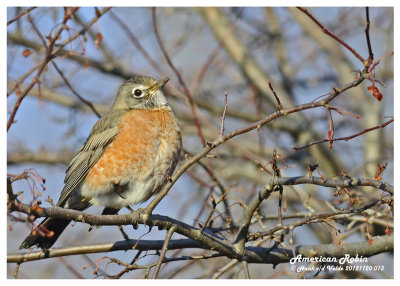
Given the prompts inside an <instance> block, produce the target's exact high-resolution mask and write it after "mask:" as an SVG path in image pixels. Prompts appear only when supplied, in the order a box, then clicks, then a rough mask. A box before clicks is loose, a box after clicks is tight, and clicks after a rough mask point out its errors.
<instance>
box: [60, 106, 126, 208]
mask: <svg viewBox="0 0 400 286" xmlns="http://www.w3.org/2000/svg"><path fill="white" fill-rule="evenodd" d="M125 112H126V110H111V111H110V112H108V113H106V114H105V115H104V116H103V117H102V118H100V119H99V121H97V122H96V124H95V125H94V126H93V128H92V131H91V132H90V135H89V137H88V139H86V142H85V143H84V144H83V146H82V147H81V148H80V149H79V150H78V152H77V153H76V155H75V157H74V158H73V159H72V161H71V163H70V164H69V166H68V168H67V170H66V176H65V179H64V183H65V186H64V188H63V190H62V192H61V195H60V198H59V200H58V203H57V206H63V205H64V204H65V202H66V200H67V199H68V198H69V196H70V195H71V193H72V191H73V190H74V189H75V188H76V187H77V186H78V185H79V183H80V182H81V181H82V180H83V178H85V176H86V175H87V173H88V172H89V170H90V168H91V167H92V166H93V165H94V164H96V162H97V161H98V160H99V159H100V157H101V155H103V153H104V152H105V151H106V150H107V148H108V147H109V146H110V145H111V143H112V142H113V140H114V138H115V136H116V135H117V134H118V132H119V129H118V123H119V119H120V118H121V115H122V114H124V113H125Z"/></svg>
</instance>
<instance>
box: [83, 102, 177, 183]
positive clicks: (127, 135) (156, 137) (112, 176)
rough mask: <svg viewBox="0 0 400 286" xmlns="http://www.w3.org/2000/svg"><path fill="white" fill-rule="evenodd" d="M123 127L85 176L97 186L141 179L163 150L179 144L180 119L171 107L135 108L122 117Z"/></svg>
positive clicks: (121, 124)
mask: <svg viewBox="0 0 400 286" xmlns="http://www.w3.org/2000/svg"><path fill="white" fill-rule="evenodd" d="M119 128H120V132H119V134H118V135H117V136H116V138H115V139H114V141H113V143H112V144H111V146H110V147H109V148H108V149H107V150H106V152H105V153H104V154H103V155H102V157H101V158H100V159H99V161H97V163H96V164H95V165H94V166H93V167H92V169H91V170H90V171H89V173H88V175H87V176H86V178H85V184H89V185H91V186H92V189H93V190H94V189H96V188H98V187H101V186H104V187H105V186H109V184H110V183H115V184H118V183H119V181H122V180H124V181H125V179H127V178H130V179H133V180H141V178H142V177H143V176H145V175H146V174H148V172H149V171H152V170H151V169H153V168H154V162H155V160H156V158H157V154H158V152H159V150H160V149H162V148H174V145H176V143H175V142H176V141H177V140H176V137H177V131H176V123H175V119H174V117H173V114H172V112H171V110H170V109H169V108H162V109H156V110H131V111H129V112H128V113H127V114H125V115H123V116H122V117H121V120H120V123H119ZM170 143H171V144H172V145H171V144H170ZM161 145H166V146H161ZM167 153H168V152H167Z"/></svg>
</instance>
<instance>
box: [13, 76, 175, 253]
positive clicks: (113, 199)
mask: <svg viewBox="0 0 400 286" xmlns="http://www.w3.org/2000/svg"><path fill="white" fill-rule="evenodd" d="M168 80H169V79H168V78H167V79H164V80H161V81H156V80H155V79H153V78H151V77H148V76H134V77H133V78H131V79H129V80H127V81H126V82H125V83H123V84H122V85H121V87H120V88H119V91H118V94H117V97H116V98H115V101H114V104H113V106H112V108H111V110H110V111H109V112H107V113H106V114H105V115H104V116H103V117H101V118H100V119H99V120H98V121H97V122H96V124H95V125H94V126H93V128H92V130H91V132H90V135H89V137H88V138H87V140H86V142H85V143H84V144H83V146H82V147H81V148H80V149H79V150H78V152H77V154H76V155H75V157H74V158H73V159H72V161H71V163H70V164H69V166H68V168H67V170H66V176H65V180H64V183H65V186H64V188H63V190H62V192H61V195H60V199H59V200H58V203H57V206H59V207H62V208H67V209H76V210H84V209H86V208H87V207H89V206H91V205H96V206H105V209H104V211H103V214H116V213H117V212H118V211H119V210H120V209H121V208H123V207H126V206H129V205H135V204H138V203H141V202H144V201H146V200H148V199H149V198H150V197H151V196H152V195H154V194H156V193H157V192H159V191H160V190H161V188H162V186H163V185H164V184H165V183H166V181H167V178H168V176H171V175H172V173H173V172H174V170H175V167H176V165H177V162H178V157H179V153H180V150H181V146H182V142H181V132H180V129H179V127H178V125H177V123H176V120H175V117H174V114H173V113H172V110H171V107H170V106H169V105H168V103H167V101H166V99H165V97H164V94H163V92H162V91H161V89H162V87H164V85H165V84H166V83H167V82H168ZM69 223H70V221H68V220H62V219H54V218H46V219H45V220H44V221H43V222H42V223H41V224H40V225H39V226H38V228H40V229H41V230H42V231H37V229H35V230H34V231H32V233H31V234H30V235H29V236H28V237H27V238H25V240H24V241H23V242H22V244H21V246H20V249H23V248H29V247H32V246H34V245H37V246H39V247H41V248H43V249H47V248H50V247H51V246H52V245H53V244H54V243H55V242H56V240H57V238H58V237H59V236H60V235H61V233H62V232H63V231H64V229H65V228H66V227H67V226H68V224H69ZM44 234H45V235H44Z"/></svg>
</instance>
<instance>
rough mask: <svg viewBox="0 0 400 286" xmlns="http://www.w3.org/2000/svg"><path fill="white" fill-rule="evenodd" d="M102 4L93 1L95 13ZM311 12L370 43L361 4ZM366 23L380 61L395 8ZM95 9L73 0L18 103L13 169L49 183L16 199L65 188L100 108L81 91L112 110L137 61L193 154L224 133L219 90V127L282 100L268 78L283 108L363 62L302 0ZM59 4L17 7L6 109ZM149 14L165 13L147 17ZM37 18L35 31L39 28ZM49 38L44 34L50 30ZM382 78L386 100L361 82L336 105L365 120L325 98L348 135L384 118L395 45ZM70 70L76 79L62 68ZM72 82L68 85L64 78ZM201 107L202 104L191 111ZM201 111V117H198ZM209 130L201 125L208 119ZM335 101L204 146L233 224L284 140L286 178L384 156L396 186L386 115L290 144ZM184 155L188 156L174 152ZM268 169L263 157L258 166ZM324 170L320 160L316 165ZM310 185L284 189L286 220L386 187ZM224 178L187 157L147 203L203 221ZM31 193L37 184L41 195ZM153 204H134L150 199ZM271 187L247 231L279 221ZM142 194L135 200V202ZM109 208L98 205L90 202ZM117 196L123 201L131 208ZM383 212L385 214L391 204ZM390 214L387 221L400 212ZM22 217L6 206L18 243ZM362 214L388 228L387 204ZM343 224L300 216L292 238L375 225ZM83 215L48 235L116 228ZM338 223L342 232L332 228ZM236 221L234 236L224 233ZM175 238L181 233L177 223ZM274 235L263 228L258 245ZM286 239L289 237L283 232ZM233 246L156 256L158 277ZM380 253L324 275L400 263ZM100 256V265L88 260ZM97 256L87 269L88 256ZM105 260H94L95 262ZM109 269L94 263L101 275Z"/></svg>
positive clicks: (203, 272)
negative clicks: (164, 189) (296, 1)
mask: <svg viewBox="0 0 400 286" xmlns="http://www.w3.org/2000/svg"><path fill="white" fill-rule="evenodd" d="M103 9H104V8H98V11H102V10H103ZM24 10H26V8H17V7H9V8H8V9H7V21H10V20H12V19H14V18H15V17H16V16H17V15H19V14H20V13H21V12H22V11H24ZM309 11H310V12H311V13H312V14H313V15H314V16H315V17H316V18H317V19H319V20H320V22H321V23H322V24H323V25H324V26H325V27H326V28H327V29H328V30H330V31H332V32H333V33H335V35H337V36H338V37H339V38H341V39H342V40H344V41H346V42H347V43H348V44H349V45H350V46H351V47H352V48H354V49H355V50H356V51H357V52H358V53H359V54H360V55H361V56H363V57H364V58H367V57H368V48H367V44H366V39H365V32H364V29H365V26H366V17H365V8H363V7H359V8H357V7H356V8H335V7H332V8H310V9H309ZM369 13H370V21H371V26H370V36H371V44H372V50H373V53H374V56H375V59H378V58H380V57H383V56H385V55H387V54H389V53H391V52H392V51H393V9H392V8H390V7H387V8H378V7H374V8H371V9H370V11H369ZM96 15H97V17H98V15H99V14H98V12H97V13H96V9H95V8H91V7H85V8H80V9H79V10H78V11H77V12H76V13H75V14H74V15H73V18H72V19H70V20H69V21H68V22H67V25H68V29H64V31H63V32H62V33H61V35H60V38H59V39H58V40H57V41H56V45H55V48H57V46H58V45H60V44H61V43H63V42H64V41H66V40H68V39H70V38H71V37H72V36H73V35H75V34H76V33H77V32H79V31H81V30H82V29H83V28H84V27H87V26H88V23H90V22H91V21H93V20H94V23H93V25H91V26H90V28H88V29H87V31H86V32H85V33H84V34H83V35H81V36H80V37H78V38H76V39H74V40H73V41H71V42H70V43H68V44H67V45H65V46H64V47H62V50H61V51H60V53H59V55H58V56H57V58H55V59H54V60H53V62H54V63H56V66H55V65H53V64H52V63H49V64H48V65H47V66H46V68H45V70H44V71H43V73H42V74H41V76H40V88H39V87H38V85H35V87H34V88H33V89H32V90H31V91H30V92H29V94H28V96H27V97H26V98H25V99H24V100H23V101H22V103H21V105H20V107H19V109H18V112H17V114H16V116H15V123H13V124H12V125H11V127H10V129H9V130H8V135H7V166H8V167H7V168H8V169H7V172H8V175H19V174H21V173H23V172H24V171H26V170H28V171H29V172H31V174H34V173H36V172H37V173H38V174H40V176H41V177H43V178H45V179H46V183H45V187H46V190H45V191H43V190H42V188H41V186H40V184H39V183H38V182H37V181H36V185H35V183H34V182H35V179H30V180H19V181H16V182H15V183H13V187H14V192H19V191H23V194H22V195H21V196H22V197H23V199H22V201H23V202H25V203H30V202H32V201H33V196H32V191H34V193H35V194H36V195H37V191H40V192H41V193H42V197H41V199H42V201H43V206H46V207H48V206H50V204H48V203H47V202H44V200H45V199H46V198H47V197H48V196H50V197H51V198H52V199H53V200H54V201H57V199H58V196H59V193H60V191H61V189H62V187H63V180H64V173H65V169H66V166H67V165H68V162H69V161H70V159H71V158H72V157H73V155H74V154H75V152H76V151H77V150H78V149H79V147H80V146H81V145H82V144H83V142H84V141H85V140H86V138H87V136H88V134H89V132H90V129H91V127H92V126H93V124H94V123H95V122H96V121H97V119H98V117H97V115H96V114H95V113H94V112H93V110H92V109H91V108H90V107H89V105H88V104H85V103H84V102H83V101H82V100H80V99H79V97H82V98H83V99H84V100H85V101H87V102H90V103H92V104H93V105H94V107H95V109H96V110H97V111H98V113H100V114H103V113H104V112H106V111H107V110H108V109H109V107H110V106H111V104H112V102H113V100H114V98H115V96H116V93H117V90H118V87H119V85H120V84H121V83H122V82H123V81H124V80H126V79H128V78H129V77H131V76H132V74H144V75H149V76H152V77H154V78H156V79H161V78H164V77H166V76H168V77H170V78H171V80H170V83H169V84H168V85H167V86H166V88H165V92H166V95H167V99H168V101H169V103H170V105H171V106H172V108H173V110H174V112H175V114H176V116H177V118H178V121H179V124H180V126H181V129H182V132H183V148H184V152H182V158H181V160H180V165H181V164H182V163H183V162H184V160H185V158H184V154H186V153H190V154H196V153H198V152H199V151H201V150H202V148H203V143H204V140H205V141H212V140H214V139H215V138H217V137H218V136H219V132H220V126H221V117H222V113H223V110H224V101H225V93H227V101H228V109H227V114H226V118H225V133H228V132H230V131H233V130H235V129H239V128H243V127H245V126H247V125H249V124H251V123H253V122H255V121H257V120H260V119H262V118H264V117H266V116H267V115H270V114H272V113H273V112H275V111H276V106H277V104H276V101H275V99H274V97H273V95H272V92H271V90H270V89H269V88H268V81H270V82H271V84H272V86H273V88H274V90H275V91H276V93H277V95H278V97H279V98H280V100H281V102H282V105H283V107H284V108H287V107H291V106H295V105H298V104H303V103H308V102H310V101H313V100H315V99H317V98H318V97H320V96H322V95H325V94H327V93H329V92H330V91H331V90H332V88H333V87H341V86H343V85H345V84H347V83H349V82H352V81H353V80H354V79H355V77H356V76H357V71H359V70H362V69H363V64H362V63H361V62H360V61H358V59H356V58H355V57H354V55H353V54H352V53H350V52H349V51H348V50H345V49H344V48H343V47H342V46H340V45H339V44H338V43H337V42H336V41H335V40H333V39H332V38H331V37H328V36H327V35H325V34H324V33H323V32H322V31H321V29H320V28H318V26H317V25H316V24H315V23H313V22H312V21H311V19H310V18H308V17H307V16H306V15H305V14H303V13H302V12H301V11H299V10H297V9H296V8H277V7H274V8H265V7H259V8H258V7H251V8H249V7H245V8H196V7H187V8H186V7H179V8H174V7H170V8H156V9H155V16H156V19H155V18H154V15H153V14H152V9H151V8H134V7H118V8H112V9H110V10H107V11H106V12H105V13H104V15H102V16H101V17H98V19H97V18H96ZM63 17H64V8H61V7H57V8H50V7H39V8H36V9H34V10H32V11H31V12H30V13H29V15H25V16H22V17H21V18H19V19H17V20H16V21H14V22H13V23H11V24H9V25H8V27H7V74H8V75H7V87H8V88H7V90H8V93H7V97H8V98H7V101H8V105H7V112H8V115H7V119H8V118H9V116H10V113H11V112H12V110H13V108H14V104H15V103H16V102H17V97H18V88H19V89H20V90H21V91H23V90H25V89H26V88H27V87H28V85H29V84H30V83H31V82H32V80H33V79H34V77H35V74H36V72H37V69H38V66H39V65H40V64H41V63H42V61H43V59H44V58H45V53H46V49H45V47H44V45H43V42H42V40H41V38H40V34H41V35H42V36H43V37H44V39H45V40H46V41H50V39H51V37H48V36H50V35H53V36H54V33H55V32H56V31H57V30H58V29H59V28H60V25H61V23H62V21H63ZM154 20H156V23H154ZM154 24H156V29H157V32H158V34H159V36H160V39H161V41H162V43H163V45H164V46H165V49H166V51H167V53H168V55H169V57H170V59H171V61H172V62H173V64H174V66H175V67H176V68H177V70H178V71H179V74H180V75H181V77H182V79H183V81H184V83H185V85H186V86H187V88H188V90H189V93H190V95H191V96H192V98H193V102H194V107H192V106H191V104H190V101H189V100H188V97H187V94H185V92H184V90H183V88H182V85H181V84H180V82H179V80H178V77H177V75H176V73H175V72H174V71H173V70H172V68H171V66H170V65H169V64H168V63H167V60H166V57H165V55H164V54H163V52H162V50H161V49H160V45H159V41H158V40H157V37H156V33H155V29H154ZM35 29H36V31H35ZM46 37H47V38H46ZM374 76H375V78H376V81H375V83H374V84H375V85H376V86H377V87H378V88H379V89H380V91H381V93H382V95H383V99H382V101H378V100H376V98H374V97H373V95H372V94H371V92H370V91H369V90H368V88H367V87H368V86H371V85H372V82H371V81H369V80H365V81H364V82H363V84H361V85H360V86H358V87H356V88H353V89H351V90H348V91H346V92H345V93H344V94H342V95H340V96H339V97H338V98H336V99H335V100H334V101H333V102H331V105H332V106H334V107H337V108H339V109H340V110H346V111H347V112H349V113H351V114H354V115H359V116H360V118H359V119H357V118H355V117H354V116H350V115H348V114H346V113H343V114H344V115H341V114H339V113H337V112H332V115H333V118H332V119H333V122H334V127H335V129H334V131H335V135H334V136H335V138H339V137H345V136H350V135H353V134H356V133H358V132H360V131H362V130H364V129H366V128H370V127H374V126H377V125H379V124H381V123H383V122H385V121H387V120H388V118H382V116H393V56H387V57H385V58H383V59H382V60H381V61H380V63H379V65H378V66H377V67H376V68H375V74H374ZM65 79H67V81H66V80H65ZM68 85H69V86H68ZM193 110H194V112H193ZM194 117H197V119H198V122H199V124H198V126H196V123H195V120H194ZM198 127H200V128H201V132H200V133H199V128H198ZM328 130H329V121H328V113H327V111H326V109H324V108H318V109H310V110H306V111H302V112H301V113H296V114H293V115H290V116H287V117H285V118H279V119H278V120H276V121H275V122H272V123H271V124H268V125H266V126H263V127H262V128H260V129H259V130H257V131H252V132H248V133H246V134H244V135H241V136H238V137H235V138H234V139H232V140H230V141H228V142H226V143H225V144H223V145H221V146H219V147H218V148H216V149H215V150H213V151H212V152H211V153H212V154H213V155H215V158H213V159H203V161H202V162H203V163H204V164H206V165H208V166H211V168H212V170H213V172H214V174H215V176H216V177H217V179H218V181H219V182H220V183H221V184H222V185H223V187H224V188H225V190H226V191H227V201H226V202H227V205H228V207H229V211H230V212H231V214H232V219H233V222H234V223H239V222H240V219H241V215H242V211H243V208H242V204H243V203H244V204H247V203H249V202H250V200H251V198H253V197H254V196H255V195H256V194H257V192H258V191H260V190H261V189H262V187H263V186H264V185H265V184H266V183H268V182H269V180H270V179H271V166H270V164H269V165H268V163H269V162H270V161H271V158H272V153H273V150H274V149H276V150H277V153H278V154H279V161H278V165H279V167H281V168H282V170H281V171H282V174H283V175H284V176H303V175H306V174H307V172H308V166H309V165H310V164H315V163H316V162H319V163H318V166H319V167H318V170H319V172H321V174H324V176H325V177H327V178H332V177H335V176H338V175H339V176H340V175H341V174H342V171H345V172H347V174H348V175H349V176H351V177H364V178H374V177H375V175H376V172H377V164H381V165H382V164H383V163H387V167H386V170H385V171H384V172H383V174H382V178H383V181H388V182H389V183H390V184H393V124H389V125H388V126H386V127H385V128H382V129H377V130H374V131H371V132H368V133H365V134H363V135H361V136H359V137H356V138H354V139H351V140H349V141H337V142H334V144H333V149H331V150H330V149H329V144H328V143H322V144H317V145H314V146H312V147H309V148H305V149H301V150H299V151H295V150H294V149H293V148H292V147H301V146H304V145H306V144H308V143H310V142H315V141H318V140H321V139H325V138H327V136H328ZM178 168H179V166H178ZM263 168H265V169H266V170H265V169H263ZM314 175H317V176H318V174H317V173H314ZM31 178H33V177H31ZM336 191H337V190H335V189H329V188H321V187H317V186H311V185H299V186H295V187H285V191H284V203H285V210H284V216H285V215H289V214H297V215H298V216H295V215H294V216H293V217H292V218H290V219H289V218H288V219H285V220H284V222H285V223H290V222H291V221H293V220H296V219H298V218H299V217H302V216H304V215H305V214H307V213H314V212H316V213H324V212H328V211H332V209H340V208H344V209H348V208H350V207H353V208H358V207H361V206H363V205H365V204H368V203H370V202H371V201H373V200H376V199H377V198H379V196H380V195H381V192H380V191H377V190H376V189H372V188H354V189H351V190H349V192H350V194H351V196H352V198H354V200H355V205H353V206H349V196H348V194H346V193H345V192H343V194H336V196H335V192H336ZM220 193H221V190H220V189H219V188H218V186H216V184H215V180H213V178H211V177H210V176H209V174H208V173H207V172H205V170H204V168H202V167H201V166H200V165H198V164H197V165H195V166H193V167H192V168H191V169H189V170H188V171H187V172H186V173H185V174H184V175H183V176H181V177H180V179H179V180H178V182H177V183H176V184H175V185H174V186H173V188H172V189H171V191H170V192H169V194H168V196H167V197H165V198H164V200H163V201H162V202H161V203H160V204H159V205H158V207H157V208H156V209H155V210H154V213H157V214H162V215H167V216H169V217H172V218H176V219H178V220H181V221H183V222H185V223H188V224H190V225H194V226H198V223H202V222H204V221H205V220H206V218H207V216H208V213H209V211H210V208H211V204H210V199H209V198H210V194H213V196H214V197H216V198H218V197H219V195H220ZM36 199H37V197H36ZM146 205H147V204H146V203H144V204H143V205H141V206H140V207H145V206H146ZM277 206H278V196H277V194H273V195H272V196H271V197H270V198H269V199H268V200H267V201H265V202H264V203H263V204H262V205H261V208H260V216H261V217H262V218H263V219H262V223H257V222H256V223H254V225H252V227H251V231H252V232H256V231H260V230H262V229H263V228H267V229H268V228H270V227H272V226H275V225H276V224H277V220H276V215H277ZM135 208H136V207H135ZM225 211H226V209H225V208H224V206H223V205H222V204H220V205H219V206H218V208H217V212H216V213H215V215H214V216H213V220H214V223H213V226H221V227H224V226H226V224H227V222H226V221H225V219H224V218H225ZM88 212H90V213H100V212H101V209H100V208H94V207H92V208H90V209H89V210H88ZM126 212H127V211H126V210H122V211H121V212H120V213H126ZM377 212H382V213H385V214H386V212H385V211H384V209H381V210H377ZM390 215H391V213H389V217H388V220H389V221H390V222H392V217H390ZM24 218H25V216H23V215H21V214H16V213H13V214H12V217H9V219H8V226H9V229H8V232H7V252H8V253H17V252H19V250H18V247H19V245H20V243H21V242H22V240H23V239H24V237H25V236H26V235H27V234H28V233H29V232H30V229H31V224H30V223H27V222H24ZM376 221H377V222H376V223H372V224H371V225H369V230H368V231H369V232H370V233H371V234H373V235H379V234H384V223H383V222H385V223H386V217H381V218H379V217H378V216H377V218H376ZM335 227H336V229H335V228H331V227H330V226H326V225H323V224H322V223H321V224H310V225H305V226H302V227H299V228H296V229H295V231H294V232H293V243H294V244H296V245H299V244H308V245H311V244H329V243H334V242H337V241H338V240H343V241H349V242H352V241H363V240H365V239H366V237H367V234H366V231H367V230H366V223H365V221H364V219H363V217H362V216H361V215H360V216H358V219H357V216H355V217H353V218H350V219H349V220H342V221H340V223H336V224H335ZM88 228H89V226H88V225H84V224H81V223H75V224H72V225H71V226H69V227H68V228H67V230H66V231H65V232H64V233H63V235H62V236H61V237H60V239H59V240H58V241H57V243H56V245H55V247H62V246H72V245H82V244H96V243H102V242H112V241H118V240H123V237H122V235H121V233H120V231H118V229H117V227H116V226H104V227H102V228H98V229H96V228H95V229H93V231H91V232H88ZM124 230H125V231H126V233H127V234H128V235H129V237H131V238H135V239H137V238H139V237H140V236H141V235H143V234H145V233H146V232H147V231H148V230H149V229H148V227H143V226H141V227H139V229H138V230H134V229H132V227H124ZM338 230H339V231H340V233H339V232H338ZM229 235H230V234H227V236H228V237H229ZM164 238H165V231H159V230H157V229H153V230H152V231H151V232H150V233H148V234H146V235H145V236H144V237H142V239H164ZM173 238H181V236H180V235H178V234H174V236H173ZM268 245H272V243H271V242H270V241H266V242H264V246H268ZM285 245H286V246H290V243H289V235H287V237H286V239H285ZM136 253H137V252H136V251H127V252H123V251H121V252H115V253H108V254H104V253H100V254H91V255H81V256H70V257H63V258H53V259H46V260H42V261H36V262H29V263H24V264H22V265H21V267H20V268H19V275H18V276H19V278H81V277H84V278H92V277H96V275H95V274H94V273H93V271H94V268H93V265H96V263H98V262H99V261H98V259H100V258H102V257H104V256H110V257H115V258H117V259H119V260H121V261H124V262H127V263H129V262H130V261H131V260H132V259H133V258H134V257H135V255H136ZM204 253H207V252H206V251H204V250H199V249H188V250H182V251H171V253H170V252H168V253H167V256H168V257H174V255H178V256H182V255H185V254H187V255H195V254H204ZM142 256H143V257H142V258H140V260H139V261H138V263H139V264H143V265H146V264H150V263H154V262H156V261H157V259H158V256H157V255H156V254H155V252H154V251H149V252H148V253H146V254H144V255H143V254H142ZM228 262H229V259H228V258H216V259H211V260H204V261H202V260H199V261H189V262H185V261H184V262H172V263H169V264H166V266H163V268H162V269H161V271H160V275H159V277H160V278H211V277H213V275H215V273H217V272H218V271H219V270H220V269H221V268H222V267H223V266H224V265H226V264H227V263H228ZM369 263H370V264H371V265H384V266H385V270H384V271H381V272H363V271H360V272H351V273H348V272H331V273H329V272H327V273H320V274H319V276H318V277H317V278H356V277H357V278H389V277H392V275H393V255H392V254H391V253H383V254H379V255H376V256H374V257H371V258H370V259H369ZM88 265H91V266H88ZM85 266H88V267H85ZM249 267H250V268H249V269H250V274H251V277H252V278H275V277H276V278H288V277H295V276H294V275H295V274H294V273H293V272H290V271H289V270H288V265H284V264H282V265H278V266H277V267H276V268H275V269H273V268H272V265H255V264H251V265H249ZM105 268H106V272H107V274H115V273H118V272H119V271H121V269H123V268H122V267H121V266H118V265H116V264H109V265H107V264H106V262H103V263H100V267H99V269H100V270H104V269H105ZM14 270H15V264H8V277H9V278H12V277H13V273H14ZM145 271H146V270H145V269H144V270H137V271H131V272H129V273H127V274H125V275H124V276H123V278H143V276H144V275H145ZM99 273H101V271H99ZM100 276H101V275H100ZM221 277H223V278H242V277H243V271H242V270H241V268H240V264H239V265H237V266H235V267H232V268H231V269H228V270H226V271H225V272H223V273H222V274H221Z"/></svg>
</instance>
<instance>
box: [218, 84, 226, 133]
mask: <svg viewBox="0 0 400 286" xmlns="http://www.w3.org/2000/svg"><path fill="white" fill-rule="evenodd" d="M227 109H228V93H227V92H225V104H224V111H223V112H222V117H221V130H220V133H219V134H220V135H221V136H224V131H225V116H226V110H227Z"/></svg>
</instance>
